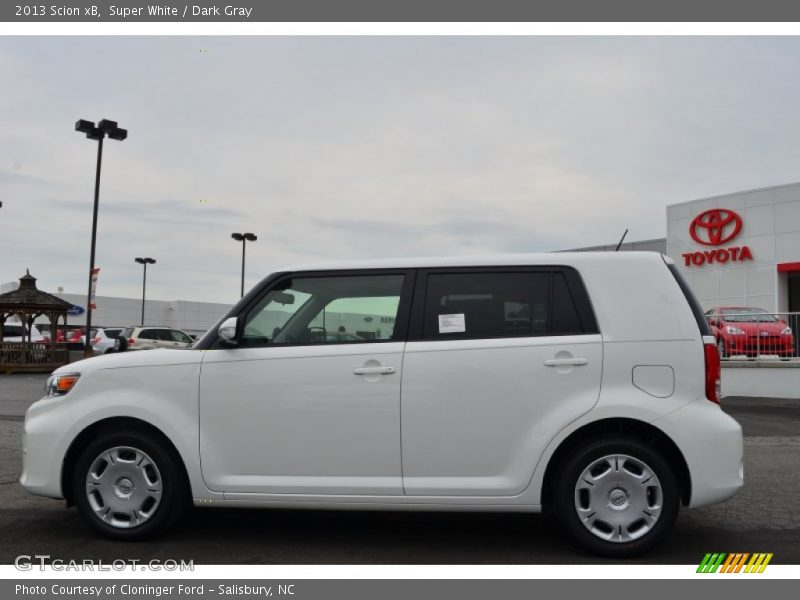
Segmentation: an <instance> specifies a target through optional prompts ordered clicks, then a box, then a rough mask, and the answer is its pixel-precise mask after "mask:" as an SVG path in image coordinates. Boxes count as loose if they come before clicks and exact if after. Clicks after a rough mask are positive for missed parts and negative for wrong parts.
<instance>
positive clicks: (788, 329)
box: [781, 327, 792, 335]
mask: <svg viewBox="0 0 800 600" xmlns="http://www.w3.org/2000/svg"><path fill="white" fill-rule="evenodd" d="M781 333H782V334H783V335H792V328H791V327H784V328H783V331H781Z"/></svg>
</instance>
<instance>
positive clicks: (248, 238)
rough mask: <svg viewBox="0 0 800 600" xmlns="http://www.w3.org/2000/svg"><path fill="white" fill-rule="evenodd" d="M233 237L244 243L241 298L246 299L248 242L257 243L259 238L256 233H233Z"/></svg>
mask: <svg viewBox="0 0 800 600" xmlns="http://www.w3.org/2000/svg"><path fill="white" fill-rule="evenodd" d="M231 237H232V238H233V239H234V240H236V241H237V242H242V289H241V291H240V297H244V251H245V246H246V245H247V242H255V241H256V240H257V239H258V236H257V235H256V234H255V233H232V234H231Z"/></svg>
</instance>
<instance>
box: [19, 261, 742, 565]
mask: <svg viewBox="0 0 800 600" xmlns="http://www.w3.org/2000/svg"><path fill="white" fill-rule="evenodd" d="M342 330H344V331H346V332H348V333H349V332H353V334H354V335H353V338H354V339H351V337H350V336H330V335H328V332H342ZM719 383H720V366H719V356H718V354H717V347H716V344H715V343H714V338H713V337H712V336H711V335H710V331H709V329H708V324H707V322H706V320H705V319H704V317H703V313H702V311H701V309H700V307H699V305H698V303H697V301H696V300H695V299H694V297H693V296H692V294H691V292H690V291H689V289H688V287H687V286H686V284H685V283H684V282H683V280H682V279H681V277H680V275H679V273H678V271H677V270H676V268H675V266H674V264H672V261H671V259H669V258H667V257H664V256H662V255H660V254H657V253H650V252H639V253H637V252H621V253H553V254H539V255H508V256H495V257H482V258H474V257H473V258H430V259H424V258H413V259H403V260H381V261H364V262H349V263H333V264H317V265H311V266H306V267H299V268H289V269H285V270H283V271H280V272H278V273H274V274H273V275H271V276H269V277H267V278H266V279H265V280H264V281H262V282H261V283H260V284H259V285H258V286H256V287H255V288H254V289H253V290H251V291H250V292H249V293H248V294H247V295H246V296H245V297H244V298H242V300H241V301H240V302H239V303H238V304H236V305H235V306H234V307H233V308H232V309H231V310H230V312H229V313H228V314H227V315H226V316H225V317H224V318H223V319H222V320H221V321H220V323H218V325H217V326H215V327H213V328H212V329H211V330H209V332H208V333H207V334H206V335H205V336H203V338H202V339H201V340H200V341H199V342H198V343H197V344H196V345H195V346H193V347H192V348H191V349H189V350H180V351H177V350H154V351H152V352H128V353H120V354H112V355H109V356H105V357H103V358H102V359H97V360H89V361H81V362H77V363H73V364H70V365H67V366H65V367H63V368H60V369H58V370H56V371H55V372H54V373H53V375H52V377H51V378H50V380H49V381H48V384H47V392H46V396H45V397H44V398H43V399H42V400H40V401H38V402H36V403H35V404H33V405H32V406H31V407H30V409H29V410H28V412H27V415H26V418H25V428H24V429H25V438H24V470H23V474H22V477H21V483H22V485H23V486H24V488H25V489H26V490H28V491H29V492H31V493H33V494H37V495H42V496H50V497H53V498H65V499H66V501H67V504H68V505H72V504H74V505H76V506H77V509H78V511H79V512H80V514H81V515H82V517H83V518H84V519H85V520H86V522H87V523H88V524H89V525H90V526H91V527H93V528H94V529H95V530H96V531H97V532H99V533H101V534H103V535H105V536H108V537H111V538H115V539H120V540H133V539H141V538H145V537H148V536H152V535H154V534H157V533H159V532H162V531H164V530H165V529H166V528H167V527H168V526H169V525H170V524H172V523H173V522H174V521H175V520H176V518H177V517H178V516H179V515H180V514H181V512H182V511H183V510H184V506H185V503H186V502H189V501H191V502H193V503H194V504H195V505H197V506H230V507H263V508H300V507H302V508H326V509H332V508H348V509H375V508H382V509H392V510H399V509H407V510H458V511H516V512H528V513H536V512H540V511H542V509H543V508H544V507H550V508H552V511H553V512H554V513H555V515H556V516H557V517H558V520H559V522H560V523H561V527H562V528H563V530H564V531H565V532H566V533H568V534H569V535H570V536H572V537H573V538H574V539H575V540H577V542H579V543H580V544H581V545H583V546H584V547H585V548H587V549H589V550H590V551H592V552H596V553H599V554H604V555H610V556H629V555H633V554H636V553H639V552H642V551H644V550H646V549H648V548H650V547H652V546H653V545H654V544H656V543H657V542H658V541H659V540H661V539H662V538H663V537H664V536H665V535H666V534H667V533H668V531H669V530H670V529H671V527H672V525H673V522H674V521H675V518H676V515H677V514H678V510H679V507H680V505H681V504H683V505H684V506H688V507H698V506H705V505H707V504H713V503H716V502H722V501H724V500H726V499H727V498H730V497H731V496H733V495H734V494H735V493H736V492H737V490H739V489H740V488H741V486H742V483H743V472H742V430H741V428H740V427H739V424H738V423H737V422H736V421H735V420H733V419H732V418H731V417H729V416H727V415H726V414H725V413H724V412H723V411H722V410H721V409H720V406H719Z"/></svg>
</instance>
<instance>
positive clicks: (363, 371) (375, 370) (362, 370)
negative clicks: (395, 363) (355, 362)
mask: <svg viewBox="0 0 800 600" xmlns="http://www.w3.org/2000/svg"><path fill="white" fill-rule="evenodd" d="M395 371H397V369H395V368H394V367H358V368H357V369H353V375H391V374H392V373H394V372H395Z"/></svg>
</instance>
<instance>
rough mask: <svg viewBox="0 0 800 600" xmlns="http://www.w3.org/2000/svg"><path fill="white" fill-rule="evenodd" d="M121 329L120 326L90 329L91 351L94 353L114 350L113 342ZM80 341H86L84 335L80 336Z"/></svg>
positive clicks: (106, 352)
mask: <svg viewBox="0 0 800 600" xmlns="http://www.w3.org/2000/svg"><path fill="white" fill-rule="evenodd" d="M122 331H123V328H122V327H99V328H97V329H92V339H91V343H92V351H93V352H94V353H95V354H109V353H111V352H114V342H115V341H116V339H117V336H118V335H120V334H121V333H122ZM81 342H83V343H84V344H85V343H86V336H81Z"/></svg>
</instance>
